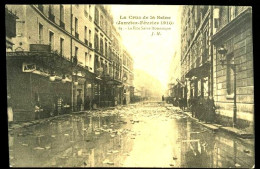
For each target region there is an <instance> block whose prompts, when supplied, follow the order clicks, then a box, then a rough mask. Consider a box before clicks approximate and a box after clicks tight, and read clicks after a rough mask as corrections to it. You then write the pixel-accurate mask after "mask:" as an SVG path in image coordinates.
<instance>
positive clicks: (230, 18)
mask: <svg viewBox="0 0 260 169" xmlns="http://www.w3.org/2000/svg"><path fill="white" fill-rule="evenodd" d="M251 17H252V12H251V8H250V7H243V6H184V7H183V10H182V24H181V30H182V33H181V35H182V39H181V67H182V71H181V76H182V78H181V82H182V83H184V84H186V87H184V89H183V98H187V100H189V98H194V97H202V98H205V99H206V98H207V97H208V96H212V97H213V99H214V101H215V105H216V108H217V109H216V112H217V118H216V121H218V122H219V123H221V124H223V125H225V126H232V125H234V123H236V124H237V126H238V127H241V128H246V127H249V126H250V125H251V124H252V122H253V115H254V94H253V92H254V85H253V49H252V19H251ZM220 49H225V51H226V53H225V54H224V55H223V54H220V52H219V50H220ZM223 63H224V64H223ZM235 75H236V76H235ZM235 82H236V83H235ZM185 90H186V91H185ZM232 123H233V124H232Z"/></svg>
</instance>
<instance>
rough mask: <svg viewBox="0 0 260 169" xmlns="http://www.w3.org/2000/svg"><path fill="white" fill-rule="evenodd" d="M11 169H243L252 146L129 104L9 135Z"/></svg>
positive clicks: (159, 109)
mask: <svg viewBox="0 0 260 169" xmlns="http://www.w3.org/2000/svg"><path fill="white" fill-rule="evenodd" d="M9 152H10V165H11V166H13V167H207V168H208V167H214V168H215V167H232V168H233V167H238V168H240V167H243V168H245V167H246V168H251V167H252V166H253V165H254V163H255V161H254V145H252V144H248V143H247V141H243V140H241V139H237V138H236V137H234V136H231V135H228V134H226V133H223V132H217V133H213V132H212V131H210V130H207V129H205V128H203V127H202V126H201V125H199V124H196V123H195V122H193V121H192V120H190V119H189V118H188V117H187V116H185V115H184V114H182V113H181V112H179V110H178V109H177V108H174V107H171V109H166V107H163V106H160V105H154V104H153V105H132V106H128V107H122V108H117V109H115V110H107V111H103V112H101V111H93V112H91V113H82V114H71V115H67V116H63V117H60V118H57V119H53V120H49V121H48V122H45V123H42V124H38V125H34V126H30V127H27V128H22V129H17V130H14V131H12V132H9Z"/></svg>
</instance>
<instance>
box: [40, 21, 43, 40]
mask: <svg viewBox="0 0 260 169" xmlns="http://www.w3.org/2000/svg"><path fill="white" fill-rule="evenodd" d="M39 43H40V44H42V43H43V25H42V24H40V23H39Z"/></svg>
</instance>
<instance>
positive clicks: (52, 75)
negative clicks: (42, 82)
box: [49, 70, 55, 82]
mask: <svg viewBox="0 0 260 169" xmlns="http://www.w3.org/2000/svg"><path fill="white" fill-rule="evenodd" d="M49 80H50V81H51V82H54V81H55V73H54V71H53V70H51V74H50V77H49Z"/></svg>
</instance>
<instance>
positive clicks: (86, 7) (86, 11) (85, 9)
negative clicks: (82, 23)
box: [84, 5, 88, 17]
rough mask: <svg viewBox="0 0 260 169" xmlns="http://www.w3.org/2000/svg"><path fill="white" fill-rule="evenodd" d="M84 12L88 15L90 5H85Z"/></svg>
mask: <svg viewBox="0 0 260 169" xmlns="http://www.w3.org/2000/svg"><path fill="white" fill-rule="evenodd" d="M84 14H85V17H88V5H84Z"/></svg>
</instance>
